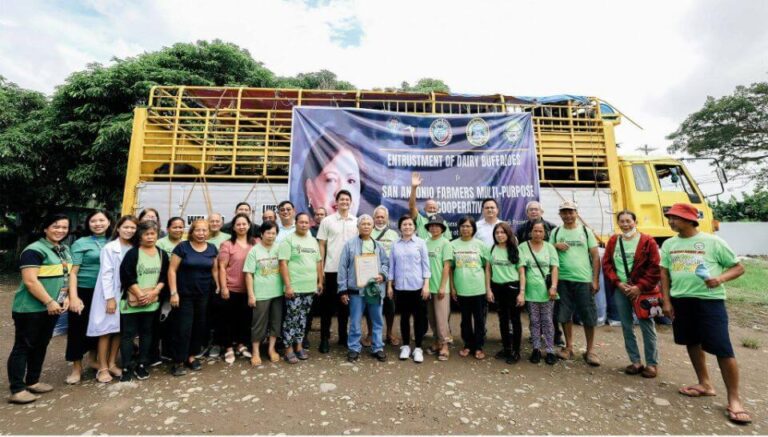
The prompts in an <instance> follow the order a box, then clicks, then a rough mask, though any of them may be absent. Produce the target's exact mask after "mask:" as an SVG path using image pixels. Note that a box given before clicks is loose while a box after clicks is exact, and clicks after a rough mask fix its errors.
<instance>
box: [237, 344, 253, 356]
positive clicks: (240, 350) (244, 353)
mask: <svg viewBox="0 0 768 437" xmlns="http://www.w3.org/2000/svg"><path fill="white" fill-rule="evenodd" d="M237 353H239V354H240V355H242V356H244V357H245V358H253V354H251V351H250V350H249V349H248V348H247V347H245V346H240V347H239V348H238V349H237Z"/></svg>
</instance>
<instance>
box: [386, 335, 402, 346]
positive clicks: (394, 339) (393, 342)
mask: <svg viewBox="0 0 768 437" xmlns="http://www.w3.org/2000/svg"><path fill="white" fill-rule="evenodd" d="M387 340H388V341H389V344H391V345H392V346H400V339H399V338H397V337H395V336H392V337H389V338H388V339H387Z"/></svg>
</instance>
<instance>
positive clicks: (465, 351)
mask: <svg viewBox="0 0 768 437" xmlns="http://www.w3.org/2000/svg"><path fill="white" fill-rule="evenodd" d="M470 352H472V351H470V350H469V349H468V348H464V349H462V350H460V351H459V356H460V357H464V358H466V357H468V356H469V354H470Z"/></svg>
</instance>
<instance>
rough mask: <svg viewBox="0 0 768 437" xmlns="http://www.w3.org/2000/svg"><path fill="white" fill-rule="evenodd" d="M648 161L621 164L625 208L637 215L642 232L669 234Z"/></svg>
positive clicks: (656, 234)
mask: <svg viewBox="0 0 768 437" xmlns="http://www.w3.org/2000/svg"><path fill="white" fill-rule="evenodd" d="M652 172H653V168H652V167H651V166H650V165H649V164H648V162H625V163H624V164H623V165H622V173H623V175H622V176H623V179H624V199H625V202H626V208H627V209H628V210H630V211H632V212H634V213H635V214H636V215H637V220H638V224H639V227H640V229H641V230H642V232H645V233H647V234H650V235H653V236H662V235H665V236H666V235H669V234H670V230H669V229H665V225H666V224H665V223H664V217H663V216H662V211H661V208H659V195H658V192H657V189H656V185H655V183H654V182H653V179H652V176H651V175H652V174H653V173H652Z"/></svg>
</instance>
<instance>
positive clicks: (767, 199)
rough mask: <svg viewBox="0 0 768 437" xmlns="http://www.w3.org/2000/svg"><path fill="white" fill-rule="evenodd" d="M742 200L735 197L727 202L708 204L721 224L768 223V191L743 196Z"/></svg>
mask: <svg viewBox="0 0 768 437" xmlns="http://www.w3.org/2000/svg"><path fill="white" fill-rule="evenodd" d="M742 197H743V198H742V200H738V199H736V198H735V197H732V198H730V199H729V200H728V201H727V202H721V201H719V200H718V201H717V202H713V203H710V206H711V207H712V211H713V213H714V215H715V218H716V219H718V220H720V221H723V222H748V221H755V222H765V221H768V190H758V191H755V192H754V193H752V194H744V195H743V196H742Z"/></svg>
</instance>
